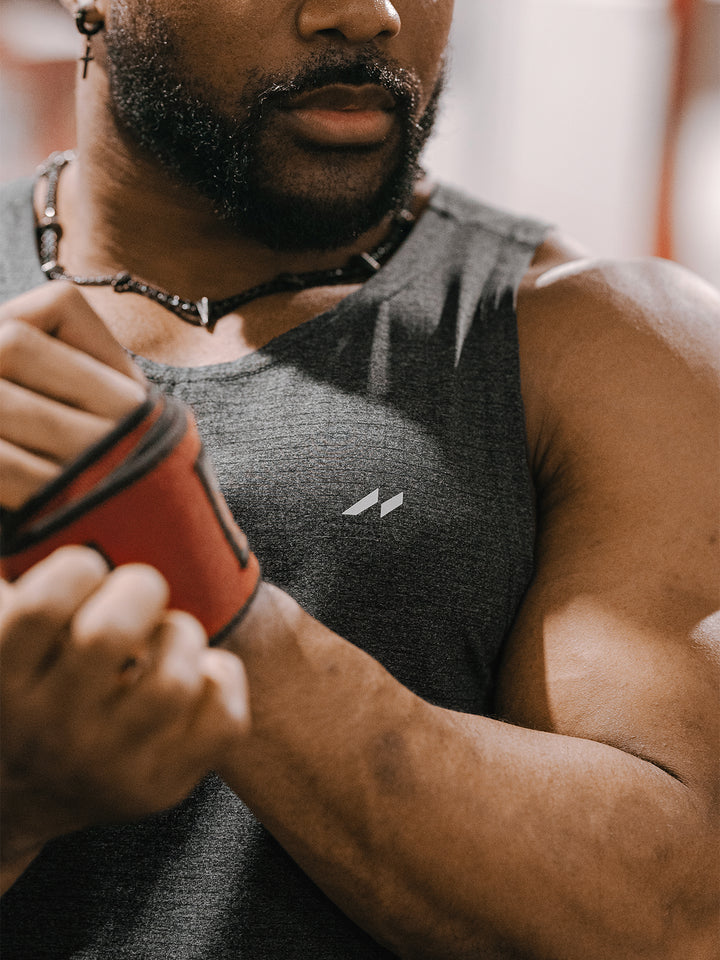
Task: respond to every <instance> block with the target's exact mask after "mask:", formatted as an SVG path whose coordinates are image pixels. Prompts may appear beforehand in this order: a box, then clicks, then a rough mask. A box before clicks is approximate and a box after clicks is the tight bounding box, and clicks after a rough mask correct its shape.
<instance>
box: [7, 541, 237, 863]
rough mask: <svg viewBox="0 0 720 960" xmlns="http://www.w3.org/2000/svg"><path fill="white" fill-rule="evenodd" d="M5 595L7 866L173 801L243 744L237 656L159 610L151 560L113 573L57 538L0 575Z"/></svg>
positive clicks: (191, 623)
mask: <svg viewBox="0 0 720 960" xmlns="http://www.w3.org/2000/svg"><path fill="white" fill-rule="evenodd" d="M0 604H1V608H0V645H1V646H0V650H1V652H2V664H3V672H2V678H1V681H0V691H1V694H2V701H3V725H2V733H1V738H0V757H1V758H2V772H3V777H2V797H1V799H2V805H3V814H4V828H3V831H2V837H3V845H4V846H3V851H2V861H3V863H4V864H12V863H13V862H17V861H19V860H21V859H22V858H23V857H25V858H27V855H28V852H31V853H32V852H34V853H37V852H38V851H39V850H40V849H41V848H42V846H43V845H44V843H46V842H47V841H48V840H50V839H52V838H53V837H56V836H59V835H61V834H63V833H67V832H70V831H73V830H77V829H80V828H82V827H86V826H89V825H92V824H98V823H104V822H112V821H122V820H127V819H135V818H139V817H142V816H145V815H149V814H151V813H154V812H156V811H160V810H163V809H166V808H168V807H170V806H172V805H174V804H175V803H177V802H179V801H180V800H181V799H183V798H184V797H185V796H186V795H187V794H188V793H189V792H190V791H191V789H192V788H193V786H194V785H195V784H196V783H197V781H198V780H199V779H200V778H201V777H202V776H203V775H204V774H206V773H207V772H208V771H209V770H211V769H215V768H216V767H219V766H221V765H222V764H223V762H224V759H225V756H226V754H227V753H228V752H229V751H233V752H236V751H237V750H238V747H239V746H240V745H241V742H242V739H243V738H244V736H245V734H246V732H247V728H248V724H249V720H248V705H247V689H246V680H245V673H244V669H243V667H242V664H241V662H240V660H239V659H238V658H237V657H235V656H234V655H233V654H230V653H227V652H225V651H222V650H212V649H210V648H208V647H207V646H206V636H205V633H204V631H203V630H202V627H201V626H200V624H199V623H198V622H197V621H196V620H195V619H193V618H192V617H190V616H189V615H188V614H184V613H179V612H177V611H168V610H167V607H166V604H167V585H166V584H165V581H164V580H163V579H162V577H161V576H160V574H158V573H157V571H155V570H154V569H153V568H151V567H146V566H140V565H131V566H126V567H119V568H118V569H116V570H115V571H114V572H112V573H108V570H107V567H106V566H105V563H104V561H103V560H102V558H101V557H100V556H99V554H97V553H96V552H95V551H93V550H89V549H86V548H84V547H65V548H63V549H61V550H58V551H56V552H55V553H54V554H52V555H51V556H50V557H48V558H47V559H46V560H44V561H43V562H42V563H39V564H37V565H36V566H35V567H33V568H31V570H29V571H28V572H27V573H26V574H25V575H24V576H23V577H21V578H20V579H19V580H18V581H16V582H15V583H14V584H12V585H9V584H6V583H3V584H2V591H1V592H0ZM31 858H32V857H30V859H31Z"/></svg>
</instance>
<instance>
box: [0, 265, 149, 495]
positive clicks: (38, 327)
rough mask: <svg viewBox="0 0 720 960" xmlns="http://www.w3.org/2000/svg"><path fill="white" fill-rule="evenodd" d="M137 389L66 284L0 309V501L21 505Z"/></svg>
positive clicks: (135, 376)
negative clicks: (0, 413) (0, 414)
mask: <svg viewBox="0 0 720 960" xmlns="http://www.w3.org/2000/svg"><path fill="white" fill-rule="evenodd" d="M145 393H146V386H145V381H144V378H143V376H142V374H141V373H140V371H139V370H138V369H137V367H135V365H134V364H133V363H132V361H131V360H130V358H129V357H128V356H127V354H126V353H125V351H124V350H123V348H122V347H121V346H120V344H119V343H117V341H116V340H115V339H114V338H113V337H112V335H111V334H110V332H109V331H108V329H107V328H106V327H105V325H104V324H103V322H102V321H101V320H100V318H99V317H98V316H97V314H96V313H95V312H94V311H93V310H92V309H91V308H90V306H89V304H88V303H87V301H86V300H85V298H84V297H83V296H82V294H81V293H80V292H79V291H78V290H77V288H75V287H73V286H72V285H70V284H67V283H64V282H59V281H56V282H53V283H51V284H45V285H44V286H42V287H39V288H38V289H36V290H32V291H30V293H27V294H24V295H23V296H21V297H18V298H16V299H15V300H11V301H10V302H9V303H6V304H4V305H3V306H2V307H0V409H2V411H3V416H2V418H0V478H1V481H2V482H1V483H0V506H2V507H6V508H7V509H10V510H15V509H17V508H18V507H20V506H22V504H23V503H25V501H26V500H28V499H29V498H30V497H31V496H32V495H33V494H35V493H37V492H38V490H40V489H42V487H44V486H45V485H46V484H47V483H49V482H50V481H51V480H52V479H54V478H55V477H56V476H57V475H58V474H59V473H61V471H62V470H63V468H64V467H65V466H66V465H67V464H68V463H70V462H72V461H73V460H74V459H75V458H76V457H77V456H79V455H80V454H81V453H82V452H83V451H84V450H85V449H87V447H89V446H91V445H92V444H93V443H95V442H97V441H98V440H99V439H100V438H101V437H102V436H104V435H105V434H106V433H108V432H109V431H110V430H111V429H112V428H113V426H114V425H115V424H116V423H117V422H118V421H119V420H121V419H122V418H123V417H124V416H126V415H127V414H128V413H130V412H131V411H132V410H133V409H134V408H135V407H137V406H138V404H140V403H142V401H143V399H144V398H145Z"/></svg>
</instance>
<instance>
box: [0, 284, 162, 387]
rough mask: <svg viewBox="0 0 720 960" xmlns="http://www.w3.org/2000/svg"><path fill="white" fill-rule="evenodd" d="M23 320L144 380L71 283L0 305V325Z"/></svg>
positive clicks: (43, 288)
mask: <svg viewBox="0 0 720 960" xmlns="http://www.w3.org/2000/svg"><path fill="white" fill-rule="evenodd" d="M13 318H14V319H17V320H23V321H24V322H25V323H27V324H29V325H30V326H32V327H35V328H37V329H38V330H42V331H43V332H44V333H47V334H50V335H51V336H53V337H57V338H58V339H59V340H62V341H63V342H64V343H67V344H69V345H70V346H71V347H76V348H77V349H78V350H81V351H82V352H83V353H87V354H89V355H90V356H91V357H94V358H95V359H96V360H99V361H100V362H101V363H104V364H107V366H109V367H112V368H113V369H115V370H117V371H118V372H120V373H122V374H124V375H125V376H127V377H130V378H131V379H133V380H136V381H138V382H139V383H142V384H145V382H146V381H145V377H144V376H143V374H142V373H141V371H140V370H139V369H138V367H137V366H136V365H135V364H134V363H133V362H132V360H131V359H130V357H129V356H128V355H127V353H126V351H125V350H124V349H123V347H122V346H121V345H120V344H119V343H118V342H117V340H116V339H115V338H114V337H113V335H112V334H111V333H110V331H109V330H108V328H107V327H106V326H105V324H104V323H103V322H102V320H101V319H100V317H98V315H97V314H96V313H95V311H94V310H93V309H92V307H91V306H90V304H89V303H88V302H87V300H86V299H85V297H84V296H83V295H82V294H81V292H80V291H79V290H78V289H77V287H75V286H73V285H72V284H71V283H67V282H65V281H63V280H56V281H53V282H52V283H44V284H43V285H42V286H40V287H37V288H36V289H34V290H30V291H29V292H28V293H24V294H22V296H19V297H16V298H15V299H14V300H11V301H9V302H8V303H6V304H4V305H2V306H0V325H2V324H3V323H4V322H5V321H7V320H10V319H13Z"/></svg>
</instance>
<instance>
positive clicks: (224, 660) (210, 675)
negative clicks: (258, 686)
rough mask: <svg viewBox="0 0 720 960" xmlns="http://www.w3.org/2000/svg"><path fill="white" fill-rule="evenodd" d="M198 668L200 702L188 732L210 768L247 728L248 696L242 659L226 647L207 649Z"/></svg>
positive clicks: (225, 755)
mask: <svg viewBox="0 0 720 960" xmlns="http://www.w3.org/2000/svg"><path fill="white" fill-rule="evenodd" d="M201 668H202V671H203V674H204V677H205V689H204V696H203V702H202V704H201V705H200V707H199V709H198V711H197V714H196V717H195V719H194V721H193V723H192V726H191V728H190V731H189V736H190V737H191V740H192V743H193V744H195V745H196V748H197V749H198V751H200V752H201V755H202V756H206V757H207V758H208V762H209V763H210V764H211V765H212V766H213V767H222V766H223V764H224V762H225V760H226V757H227V754H228V752H231V751H233V750H235V749H237V747H238V745H239V743H240V742H241V741H242V738H243V737H244V736H245V735H246V734H247V732H248V729H249V727H250V696H249V691H248V682H247V674H246V673H245V668H244V666H243V664H242V661H241V660H240V659H239V658H238V657H236V656H235V655H234V654H232V653H228V652H227V651H226V650H215V649H207V650H205V651H204V652H203V656H202V664H201Z"/></svg>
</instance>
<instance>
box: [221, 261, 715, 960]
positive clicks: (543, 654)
mask: <svg viewBox="0 0 720 960" xmlns="http://www.w3.org/2000/svg"><path fill="white" fill-rule="evenodd" d="M648 270H649V274H648V275H647V276H646V271H648ZM666 270H670V268H658V267H654V266H653V267H650V268H647V267H642V268H638V269H637V270H635V269H630V275H629V278H627V279H628V283H630V285H631V286H632V287H633V289H634V291H635V292H634V293H633V294H632V295H630V294H627V293H626V292H625V291H624V289H623V284H624V283H625V279H626V277H625V274H624V273H623V274H621V275H619V276H613V275H612V271H611V270H609V269H606V270H604V271H603V270H601V271H599V272H598V271H597V270H595V271H592V270H591V271H589V272H588V271H585V272H584V273H582V274H580V275H578V276H576V277H574V278H570V279H564V280H562V279H561V280H559V281H558V282H557V284H556V285H552V284H548V285H546V286H544V287H542V288H541V289H540V290H535V291H534V292H532V293H530V294H528V296H527V297H526V298H525V302H524V303H523V304H522V305H521V309H522V312H523V320H522V333H523V338H524V343H523V349H524V351H525V356H531V355H532V353H531V352H530V351H536V354H537V358H538V361H539V360H542V361H543V363H540V362H534V363H533V364H532V365H531V370H529V371H527V370H526V374H527V377H526V392H527V391H529V393H530V394H531V395H532V399H531V401H530V402H529V404H528V422H529V428H530V431H531V437H532V438H533V441H534V443H533V456H534V458H535V467H536V473H537V475H538V478H539V482H540V484H541V493H542V515H541V534H540V540H539V560H538V564H539V566H538V575H537V578H536V581H535V583H534V585H533V586H532V589H531V591H530V593H529V595H528V597H527V600H526V602H525V604H524V607H523V610H522V613H521V616H520V618H519V620H518V622H517V625H516V629H515V632H514V635H513V637H512V639H511V642H510V645H509V650H508V655H507V658H506V661H505V663H504V665H503V668H502V674H501V682H500V688H499V697H498V710H499V711H500V713H501V715H502V717H503V718H504V720H505V721H507V722H500V721H498V720H492V719H487V718H479V717H470V716H463V715H459V714H453V713H450V712H448V711H445V710H441V709H438V708H435V707H432V706H430V705H428V704H426V703H424V702H422V701H420V700H418V699H417V698H415V697H414V696H412V695H411V694H410V693H409V692H408V691H407V690H405V689H403V688H402V687H401V686H400V685H399V684H397V683H396V682H395V681H394V680H393V679H392V678H391V677H390V676H388V675H387V674H386V673H385V672H384V671H383V670H382V668H380V667H379V666H378V664H376V663H375V662H374V661H372V660H371V659H370V658H368V657H367V656H365V655H364V654H363V653H361V652H360V651H358V650H357V649H355V648H354V647H353V646H352V645H350V644H349V643H346V642H345V641H344V640H342V639H341V638H339V637H337V636H335V635H334V634H332V633H331V632H330V631H328V630H326V629H325V628H324V627H322V626H321V625H320V624H318V623H317V622H315V621H313V620H312V619H311V618H310V617H308V616H307V615H306V614H304V613H303V612H302V611H300V610H299V609H298V608H297V607H296V606H295V605H294V603H293V602H292V601H291V600H289V598H287V597H285V595H283V594H280V593H279V592H277V591H273V590H272V588H266V590H265V593H264V594H263V595H262V596H261V598H260V601H259V602H258V604H257V606H256V608H255V609H254V611H253V613H252V616H251V618H250V620H249V621H248V622H247V623H246V624H245V627H244V629H243V631H242V634H241V635H239V636H237V637H236V638H235V643H236V649H238V650H239V652H240V653H241V654H242V656H243V658H244V661H245V664H246V667H247V669H248V673H249V679H250V686H251V690H252V692H253V709H254V712H253V718H254V719H253V730H252V735H251V737H250V739H249V740H248V741H247V742H246V743H245V744H244V745H243V750H242V754H241V755H238V756H237V758H236V761H235V762H234V763H230V764H229V765H228V766H227V768H225V769H224V770H223V774H224V776H225V777H226V779H227V781H228V782H229V783H230V784H231V785H232V786H233V787H234V788H235V789H236V790H237V792H238V793H239V794H240V795H241V796H242V797H243V798H244V799H246V800H247V802H248V803H249V804H250V806H251V807H252V808H253V809H254V810H255V811H256V812H257V813H258V815H259V816H260V818H261V819H262V820H263V822H264V823H265V824H266V825H267V826H268V828H269V829H271V830H272V832H274V833H275V835H276V836H277V837H278V839H279V840H280V842H281V843H283V844H284V845H285V846H286V848H287V849H288V850H289V851H290V853H291V854H292V855H293V856H294V857H295V858H296V859H297V860H298V862H299V863H300V864H301V866H303V868H304V869H305V870H307V872H308V873H309V874H310V875H311V876H312V877H313V878H314V879H315V880H316V882H318V883H319V884H320V886H322V887H323V888H324V889H325V890H326V891H327V893H328V894H329V895H330V896H331V897H332V898H333V899H334V900H336V901H337V902H338V903H339V904H340V906H341V907H342V908H343V909H344V910H345V911H346V912H347V913H348V914H349V915H351V916H352V917H353V918H354V919H355V920H356V921H357V922H358V923H360V924H361V925H362V926H364V927H365V928H366V929H368V930H369V931H370V932H371V933H372V934H373V935H374V936H376V937H377V938H378V939H379V940H381V941H382V942H384V943H385V944H387V945H388V946H389V947H390V948H391V949H393V950H395V951H396V952H397V953H398V954H400V955H401V956H407V957H437V958H443V960H448V958H465V957H468V958H469V957H478V956H482V957H484V958H489V957H497V958H515V957H523V958H525V957H527V958H533V960H534V958H537V960H540V958H552V960H561V958H562V960H575V958H577V960H593V958H597V960H609V958H611V957H612V958H620V957H622V958H628V960H630V958H636V957H637V958H639V957H652V958H673V960H674V958H677V960H680V958H682V960H701V958H702V960H706V958H707V960H709V958H710V957H712V956H714V955H715V950H716V949H717V943H716V941H715V939H714V938H715V935H716V933H717V926H716V924H717V917H716V915H715V914H714V910H715V907H716V901H717V863H716V859H717V858H716V852H717V843H718V820H717V803H718V784H717V779H716V773H717V769H716V748H717V742H718V726H717V709H716V707H717V689H718V631H717V628H716V625H715V624H714V621H713V620H712V618H711V613H712V611H713V610H714V609H715V607H716V606H717V597H716V596H714V594H715V591H716V587H717V580H718V575H717V574H718V562H717V555H716V553H715V551H716V548H717V544H716V542H715V539H716V532H717V531H716V525H717V517H718V500H717V476H718V453H717V448H716V447H715V441H716V418H717V411H718V399H717V392H716V391H717V386H716V384H715V383H714V381H713V379H712V377H711V374H710V371H709V370H708V368H707V366H706V359H707V357H709V356H712V352H711V348H712V338H713V336H715V335H716V331H717V327H716V326H715V328H713V324H717V322H718V321H717V319H716V318H717V315H718V306H717V301H716V299H714V298H713V295H712V294H711V293H709V292H708V291H706V290H704V289H700V288H698V289H694V288H693V283H692V282H689V281H686V280H685V279H684V277H683V276H680V275H679V276H678V277H675V276H674V275H672V271H671V275H670V276H669V277H668V276H667V274H666ZM664 283H667V289H665V290H664V289H663V284H664ZM613 291H614V292H613ZM578 311H580V313H579V315H578ZM685 311H687V316H686V318H685V319H682V314H683V313H684V312H685ZM678 314H680V316H681V320H680V323H679V325H678V324H677V323H676V321H677V317H678ZM683 331H684V332H683ZM533 338H534V339H533ZM703 358H705V359H703Z"/></svg>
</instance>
